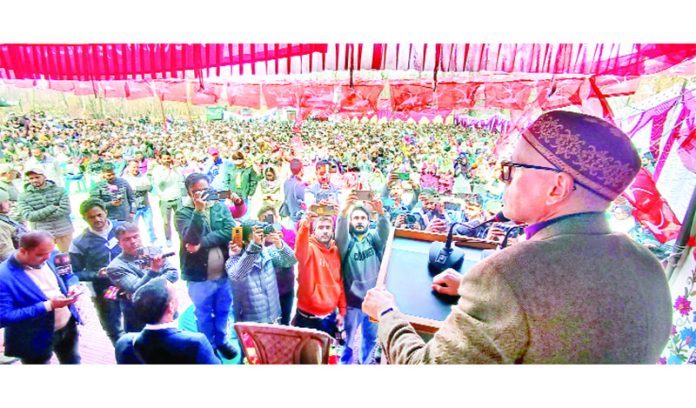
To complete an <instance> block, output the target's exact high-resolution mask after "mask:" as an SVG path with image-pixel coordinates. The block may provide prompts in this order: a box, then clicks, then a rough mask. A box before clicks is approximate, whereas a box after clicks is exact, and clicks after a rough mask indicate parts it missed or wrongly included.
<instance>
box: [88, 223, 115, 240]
mask: <svg viewBox="0 0 696 408" xmlns="http://www.w3.org/2000/svg"><path fill="white" fill-rule="evenodd" d="M106 223H107V225H108V227H107V228H106V229H105V230H104V231H102V232H97V231H95V230H93V229H92V227H89V230H90V231H91V232H92V233H93V234H96V235H99V236H100V237H104V238H106V237H108V236H109V233H110V232H111V230H112V229H113V228H114V224H112V223H111V220H109V219H107V220H106Z"/></svg>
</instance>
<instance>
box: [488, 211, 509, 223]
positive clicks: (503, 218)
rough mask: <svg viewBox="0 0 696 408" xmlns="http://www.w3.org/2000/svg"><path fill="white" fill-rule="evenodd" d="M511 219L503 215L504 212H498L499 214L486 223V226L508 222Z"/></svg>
mask: <svg viewBox="0 0 696 408" xmlns="http://www.w3.org/2000/svg"><path fill="white" fill-rule="evenodd" d="M508 221H510V219H509V218H508V217H506V216H505V214H503V212H502V211H500V212H498V214H496V215H494V216H493V218H491V219H490V220H487V221H486V222H484V224H486V223H489V222H508Z"/></svg>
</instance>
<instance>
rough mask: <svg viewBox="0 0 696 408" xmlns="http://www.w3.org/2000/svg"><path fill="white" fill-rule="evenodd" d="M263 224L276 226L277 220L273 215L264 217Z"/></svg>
mask: <svg viewBox="0 0 696 408" xmlns="http://www.w3.org/2000/svg"><path fill="white" fill-rule="evenodd" d="M263 222H265V223H266V224H274V223H275V219H274V217H273V214H266V216H265V217H263Z"/></svg>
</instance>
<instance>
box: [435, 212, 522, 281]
mask: <svg viewBox="0 0 696 408" xmlns="http://www.w3.org/2000/svg"><path fill="white" fill-rule="evenodd" d="M507 221H510V219H509V218H507V217H506V216H505V215H504V214H503V212H502V211H500V212H499V213H497V214H496V215H495V216H493V218H490V219H488V220H486V221H484V222H482V223H480V224H478V225H474V226H471V225H466V224H465V223H461V222H455V223H453V224H452V225H450V229H449V232H448V233H447V240H446V241H445V243H442V242H433V243H432V244H430V252H429V254H428V256H429V259H428V270H429V271H430V272H431V273H432V274H434V275H436V274H438V273H440V272H442V271H444V270H445V269H450V268H451V269H454V270H455V271H457V272H461V268H462V266H464V251H463V250H462V249H460V248H456V247H452V232H453V231H454V227H455V226H457V225H462V226H464V227H467V228H469V230H470V231H475V230H477V229H479V228H481V226H483V225H486V224H490V223H492V222H507ZM474 222H476V221H474Z"/></svg>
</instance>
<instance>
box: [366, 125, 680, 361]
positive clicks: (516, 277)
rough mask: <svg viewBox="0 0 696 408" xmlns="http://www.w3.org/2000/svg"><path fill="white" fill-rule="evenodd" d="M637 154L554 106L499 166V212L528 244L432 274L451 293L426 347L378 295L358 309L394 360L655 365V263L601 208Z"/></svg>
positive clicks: (665, 301) (660, 333) (661, 307)
mask: <svg viewBox="0 0 696 408" xmlns="http://www.w3.org/2000/svg"><path fill="white" fill-rule="evenodd" d="M639 169H640V158H639V157H638V154H637V152H636V150H635V148H634V147H633V146H632V144H631V141H630V140H629V139H628V137H627V136H626V135H625V134H624V133H623V132H622V131H621V130H619V129H618V128H616V127H614V126H613V125H610V124H609V123H606V122H605V121H603V120H600V119H597V118H595V117H592V116H588V115H583V114H578V113H572V112H564V111H553V112H547V113H545V114H543V115H541V116H540V117H539V118H538V119H537V120H536V121H535V122H534V123H533V124H532V125H531V126H530V127H529V128H528V129H527V130H526V131H524V132H523V133H522V138H521V139H520V141H519V143H518V145H517V146H516V147H515V150H514V152H513V154H512V158H511V161H505V162H502V163H501V178H502V180H503V181H504V182H505V183H506V188H505V193H504V210H503V211H504V214H505V216H507V217H508V218H510V219H512V220H514V221H518V222H521V223H525V224H527V225H529V227H527V228H526V229H525V234H526V236H527V240H526V241H525V242H522V243H518V244H516V245H514V246H512V247H510V248H507V249H505V250H503V251H501V252H499V253H497V254H495V255H493V256H491V257H489V258H486V259H484V260H483V261H481V262H480V263H478V264H477V265H475V266H474V267H472V268H471V269H470V270H469V271H468V272H466V273H465V274H464V275H463V276H460V275H459V274H457V273H455V272H454V271H452V270H446V271H445V272H443V273H441V274H439V275H437V276H435V278H433V290H435V291H437V292H440V293H447V294H452V295H459V297H460V298H459V301H458V303H457V304H456V305H455V306H453V307H452V311H451V312H450V314H449V316H448V317H447V318H446V319H445V321H444V322H443V325H442V327H441V328H440V329H439V330H438V332H437V333H435V335H434V337H433V338H432V339H431V340H430V341H428V342H427V343H425V342H424V341H423V340H422V339H421V337H420V336H419V335H418V334H417V333H416V331H415V330H414V329H413V328H412V327H411V325H410V324H409V323H408V321H407V319H406V317H405V315H404V314H402V313H400V312H399V311H398V310H397V308H396V304H395V301H394V297H393V296H392V295H391V294H390V293H389V292H387V291H386V290H385V289H384V288H375V289H372V290H370V291H369V292H368V293H367V295H366V297H365V301H364V303H363V306H362V307H363V311H364V312H365V313H367V314H368V315H370V317H372V318H373V319H375V320H378V321H379V329H378V341H379V343H380V345H381V346H382V349H383V350H384V355H385V356H386V357H387V359H388V361H389V362H390V363H392V364H418V363H440V364H468V363H484V364H486V363H488V364H489V363H527V364H543V363H558V364H581V363H591V364H607V363H632V364H636V363H647V364H652V363H656V362H657V360H658V357H659V355H660V353H661V352H662V349H663V348H664V346H665V344H666V342H667V338H668V336H669V333H670V328H671V310H670V307H671V300H670V294H669V290H668V286H667V280H666V278H665V274H664V272H663V270H662V267H661V266H660V263H659V262H658V260H657V259H656V258H655V257H654V256H653V255H652V254H651V253H650V252H649V251H648V250H647V249H645V248H643V247H642V246H641V245H639V244H638V243H636V242H634V241H632V240H631V239H630V238H629V237H628V236H626V235H625V234H622V233H612V232H611V231H610V229H609V227H608V225H607V222H606V220H605V214H604V212H605V211H606V209H607V208H608V206H609V204H610V202H611V201H613V200H614V199H615V198H616V197H617V196H619V195H620V194H621V193H622V192H623V191H624V189H626V187H627V186H628V185H629V184H630V183H631V181H632V180H633V178H634V177H635V176H636V174H637V172H638V170H639Z"/></svg>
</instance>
